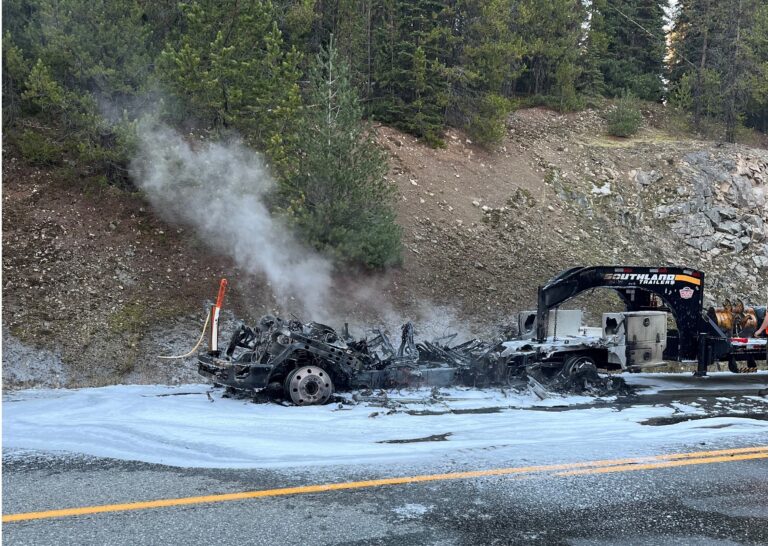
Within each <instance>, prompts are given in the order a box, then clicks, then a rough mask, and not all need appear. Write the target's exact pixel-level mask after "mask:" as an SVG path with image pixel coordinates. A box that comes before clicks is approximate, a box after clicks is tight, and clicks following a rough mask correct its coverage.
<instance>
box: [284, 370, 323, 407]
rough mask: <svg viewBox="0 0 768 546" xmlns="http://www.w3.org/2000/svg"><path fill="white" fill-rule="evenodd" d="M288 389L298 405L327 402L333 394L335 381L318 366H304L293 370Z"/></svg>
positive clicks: (287, 385) (292, 399)
mask: <svg viewBox="0 0 768 546" xmlns="http://www.w3.org/2000/svg"><path fill="white" fill-rule="evenodd" d="M285 387H286V391H287V394H288V396H289V397H290V398H291V401H292V402H293V403H294V404H296V405H297V406H312V405H317V404H325V403H326V402H327V401H328V399H329V398H330V397H331V395H332V394H333V381H331V378H330V376H329V375H328V372H326V371H325V370H324V369H322V368H319V367H317V366H304V367H301V368H298V369H296V370H294V371H293V372H291V374H290V375H289V376H288V378H287V380H286V385H285Z"/></svg>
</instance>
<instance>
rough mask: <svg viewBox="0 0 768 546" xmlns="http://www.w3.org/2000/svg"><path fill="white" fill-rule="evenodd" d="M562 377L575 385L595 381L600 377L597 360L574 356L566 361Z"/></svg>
mask: <svg viewBox="0 0 768 546" xmlns="http://www.w3.org/2000/svg"><path fill="white" fill-rule="evenodd" d="M560 376H561V377H562V378H563V379H565V380H567V381H570V382H573V383H577V382H578V383H582V382H583V381H584V380H595V379H597V378H598V377H599V376H598V374H597V365H596V364H595V360H594V359H593V358H592V357H589V356H585V355H574V356H572V357H570V358H568V359H566V361H565V364H564V365H563V369H562V370H561V371H560Z"/></svg>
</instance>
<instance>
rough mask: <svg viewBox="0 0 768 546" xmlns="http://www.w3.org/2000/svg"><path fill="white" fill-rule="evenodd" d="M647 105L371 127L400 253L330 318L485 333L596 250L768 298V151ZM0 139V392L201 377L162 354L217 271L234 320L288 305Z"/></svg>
mask: <svg viewBox="0 0 768 546" xmlns="http://www.w3.org/2000/svg"><path fill="white" fill-rule="evenodd" d="M647 117H648V119H649V123H648V124H647V125H648V126H647V127H646V128H645V129H644V130H643V131H642V132H641V133H640V134H639V135H638V136H637V137H636V138H633V139H629V140H619V139H610V138H607V137H605V136H603V135H604V134H605V130H604V122H603V118H602V116H601V115H600V114H599V113H597V112H593V111H588V112H583V113H576V114H569V115H560V114H556V113H553V112H550V111H547V110H543V109H529V110H522V111H519V112H517V113H515V114H514V115H513V116H511V118H510V120H509V126H508V127H509V133H508V137H507V138H506V139H505V142H504V143H503V145H502V146H501V147H500V148H499V149H498V150H497V151H494V152H492V153H491V152H486V151H483V150H482V149H480V148H478V147H477V146H475V145H473V144H472V143H471V142H470V141H469V140H467V138H466V137H465V136H464V135H462V134H461V133H459V132H457V131H450V132H449V133H448V134H447V135H446V139H445V140H446V143H447V144H446V147H445V148H443V149H431V148H428V147H426V146H424V145H423V144H422V143H420V142H418V141H417V140H416V139H414V138H413V137H411V136H409V135H404V134H402V133H400V132H398V131H395V130H392V129H390V128H386V127H381V128H380V129H379V131H380V141H381V143H382V145H383V146H384V147H385V148H386V149H387V150H388V151H389V153H390V156H391V166H392V168H391V172H390V174H389V177H390V179H391V180H392V181H393V182H394V183H395V184H396V185H397V187H398V190H399V197H398V214H399V221H400V223H401V225H402V226H403V229H404V246H405V248H404V263H403V265H402V267H400V268H397V269H393V270H391V271H387V272H384V273H381V274H377V275H373V276H372V275H369V274H361V273H356V272H339V274H338V275H337V282H336V285H337V288H336V294H335V296H336V302H337V310H336V316H337V317H339V320H340V321H341V320H343V319H344V318H346V317H349V320H350V322H351V323H353V324H354V321H356V320H379V319H382V320H384V319H390V320H392V318H393V316H396V317H397V318H398V319H399V318H402V317H409V318H414V319H417V320H419V319H421V320H427V321H428V322H429V320H431V321H434V322H435V323H436V324H438V325H440V327H448V325H449V324H450V323H451V321H452V322H453V324H451V325H450V326H451V327H456V326H457V321H459V322H460V321H466V325H467V329H468V330H469V329H472V330H475V331H484V330H485V331H490V330H493V329H494V328H495V327H496V326H497V325H499V324H500V323H503V322H506V321H508V318H509V316H510V315H511V312H512V311H513V310H519V309H524V308H530V307H532V306H533V305H534V303H535V291H536V286H537V285H538V284H540V283H542V282H544V281H546V280H547V279H548V278H549V277H551V276H552V275H553V274H555V273H557V272H558V271H560V270H562V269H564V268H566V267H570V266H574V265H589V264H593V265H594V264H599V263H617V264H623V263H634V264H638V265H642V264H649V265H664V264H671V263H676V264H685V265H690V266H692V267H698V268H701V269H703V270H704V271H705V272H707V274H708V280H707V284H708V287H709V288H708V290H709V291H710V294H711V295H712V296H713V298H715V299H718V300H719V299H720V298H723V297H726V296H733V295H739V296H741V297H743V298H745V299H747V300H751V301H754V302H757V303H768V293H766V291H767V287H768V282H766V277H768V245H766V243H767V242H768V239H767V236H768V231H766V227H765V226H766V222H768V208H767V207H768V206H767V205H766V183H768V152H766V151H765V150H762V149H750V148H747V147H744V146H737V145H727V146H720V145H717V144H715V143H712V142H702V141H694V140H685V139H684V140H681V139H673V138H671V137H669V136H668V135H666V134H665V133H664V132H663V131H661V130H660V129H656V128H654V127H653V115H652V113H649V115H648V116H647ZM3 151H4V154H3V155H4V157H3V175H4V176H3V251H4V252H3V342H4V351H3V362H4V366H3V367H4V377H3V385H4V387H5V388H8V387H11V388H12V387H16V386H24V385H37V384H50V385H70V386H79V385H98V384H107V383H116V382H155V381H169V382H178V381H185V380H190V379H195V374H194V370H193V367H192V366H191V365H190V364H189V363H186V364H182V363H177V362H170V363H168V362H162V361H158V360H157V359H156V358H155V356H156V355H157V354H178V353H181V352H186V350H188V349H189V348H190V347H191V345H192V344H193V343H194V341H195V339H196V337H197V335H198V334H199V330H200V328H201V326H202V321H203V319H204V317H205V304H206V301H208V300H210V299H211V298H212V297H213V296H214V294H215V291H216V287H217V281H218V279H219V278H220V277H221V276H226V277H228V278H229V279H230V281H231V285H230V286H231V292H230V295H229V298H228V306H229V308H230V309H231V310H232V311H233V313H234V315H235V316H237V317H238V318H243V319H245V320H254V319H255V318H256V317H258V316H259V315H260V314H262V313H264V312H273V313H280V312H282V311H283V310H281V309H278V306H277V305H276V303H275V301H274V298H273V297H272V296H271V295H270V292H269V290H268V287H267V286H265V284H264V281H263V279H259V278H255V279H254V278H250V277H249V276H247V275H245V274H243V273H242V272H240V271H238V270H237V269H236V268H235V267H234V266H233V265H232V262H231V261H230V260H229V259H228V258H226V257H222V256H219V255H217V254H216V252H215V249H212V248H209V247H208V246H207V245H206V243H205V241H200V240H198V239H197V238H196V237H195V235H194V234H193V233H189V232H188V231H185V230H184V229H181V228H179V227H178V226H170V225H167V224H166V223H165V222H163V221H161V220H160V219H159V218H158V217H157V216H156V215H155V214H154V213H153V211H151V210H150V209H149V206H148V205H147V204H146V203H145V202H144V201H143V200H142V198H141V197H140V196H138V195H133V196H132V195H127V194H125V193H122V192H119V191H117V190H114V189H110V188H106V187H100V186H94V185H88V184H83V183H79V182H78V181H74V183H73V181H72V180H61V179H58V178H57V176H56V175H55V174H53V172H52V171H50V170H45V169H35V168H30V167H28V166H25V165H23V164H22V163H21V161H20V160H18V158H17V157H15V151H14V150H13V149H10V148H8V149H5V148H4V150H3ZM576 304H577V305H580V304H584V301H580V302H576ZM307 318H308V317H307ZM459 325H460V324H459ZM48 370H53V371H54V372H55V373H48Z"/></svg>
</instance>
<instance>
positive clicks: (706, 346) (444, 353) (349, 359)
mask: <svg viewBox="0 0 768 546" xmlns="http://www.w3.org/2000/svg"><path fill="white" fill-rule="evenodd" d="M703 287H704V274H703V273H702V272H700V271H696V270H692V269H687V268H682V267H661V268H650V267H617V266H596V267H577V268H572V269H569V270H566V271H563V272H562V273H560V274H559V275H557V276H556V277H554V278H553V279H551V280H550V281H549V282H548V283H547V284H545V285H544V286H542V287H540V288H539V292H538V293H539V296H538V307H537V309H536V310H535V311H529V312H524V313H520V314H519V315H518V316H517V330H518V336H517V337H516V338H514V339H510V340H506V341H498V342H488V341H481V340H478V339H473V340H470V341H466V342H463V343H456V342H455V341H456V337H457V336H456V335H450V336H446V337H442V338H438V339H434V340H431V341H417V340H416V331H415V328H414V325H413V324H412V323H410V322H408V323H406V324H404V325H403V326H402V328H401V329H400V332H399V340H396V341H395V342H394V343H393V340H392V339H391V338H390V336H389V335H388V334H387V333H385V332H384V331H383V330H382V329H374V330H371V331H370V335H369V336H367V337H364V338H358V339H355V338H353V337H352V336H350V334H349V328H348V327H347V326H346V325H345V327H344V330H343V331H342V332H341V333H340V332H337V331H336V330H334V329H333V328H331V327H329V326H326V325H324V324H320V323H317V322H309V323H302V322H300V321H298V320H283V319H280V318H277V317H274V316H271V315H265V316H264V317H262V318H261V320H260V321H259V323H258V325H256V326H252V327H251V326H245V325H243V326H241V327H240V328H239V329H238V330H237V331H236V332H235V334H234V335H233V336H232V338H231V340H230V342H229V344H228V346H227V347H226V348H225V349H224V350H223V351H222V350H219V347H218V319H219V313H220V310H221V306H222V302H223V298H224V292H225V289H226V280H222V284H221V287H220V289H219V295H218V299H217V301H216V304H215V305H214V307H213V308H212V310H211V315H210V317H209V318H210V319H211V324H212V327H211V338H210V348H209V350H208V351H203V352H201V353H199V355H198V371H199V373H200V374H201V375H203V376H205V377H207V378H209V379H210V380H212V381H213V382H214V384H217V385H221V386H225V387H227V388H230V389H235V390H239V391H257V390H258V391H264V392H266V393H268V394H269V395H270V396H272V397H274V398H280V399H283V400H287V401H290V402H292V403H294V404H296V405H313V404H323V403H325V402H327V401H328V400H330V399H331V396H332V395H333V393H334V391H336V390H349V389H379V388H399V387H418V386H432V387H445V386H450V385H463V386H469V387H489V386H503V387H508V388H512V389H515V390H524V389H530V390H532V391H533V392H535V393H537V394H540V393H542V392H544V393H546V392H558V393H578V394H592V395H606V394H614V393H618V392H620V391H623V390H625V389H626V384H625V383H624V381H623V380H622V379H621V378H618V377H614V376H611V375H601V374H599V373H598V369H602V370H605V371H640V370H645V369H649V368H654V367H658V366H663V365H665V363H666V362H668V361H678V362H690V363H695V364H696V371H695V373H694V375H697V376H706V374H707V369H708V367H709V366H711V365H713V364H716V365H718V367H719V363H720V362H727V364H728V369H729V370H731V371H732V372H736V373H738V372H742V371H745V372H748V371H756V369H757V368H756V361H757V360H766V347H767V345H768V344H767V343H766V340H765V338H755V337H741V336H745V335H750V333H749V331H747V330H740V331H739V332H738V333H736V332H735V330H733V328H731V329H730V330H728V329H724V323H725V322H726V321H725V320H724V319H723V316H725V315H723V313H724V311H722V310H721V311H720V315H723V316H720V315H717V310H713V309H710V310H709V311H708V312H704V309H703ZM594 288H608V289H612V290H614V291H615V292H616V293H617V294H618V295H619V296H620V298H621V299H622V300H623V301H624V303H625V305H626V309H625V311H623V312H616V313H604V314H603V317H602V325H601V327H584V326H582V324H581V323H582V313H581V311H575V310H559V306H560V305H561V304H563V303H564V302H566V301H567V300H569V299H571V298H573V297H574V296H576V295H578V294H580V293H582V292H584V291H587V290H591V289H594ZM754 314H755V318H756V319H759V320H763V317H764V316H765V308H764V307H759V308H755V311H754ZM672 321H673V322H674V327H672V328H670V324H671V323H672ZM732 322H733V321H732ZM752 322H757V321H756V320H753V321H752ZM729 324H730V323H729ZM736 336H739V337H736ZM396 344H397V346H396ZM737 362H747V364H748V366H747V367H746V368H739V367H738V366H737Z"/></svg>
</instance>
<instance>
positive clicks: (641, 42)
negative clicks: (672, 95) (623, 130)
mask: <svg viewBox="0 0 768 546" xmlns="http://www.w3.org/2000/svg"><path fill="white" fill-rule="evenodd" d="M596 7H597V9H598V10H599V11H601V15H602V19H603V25H604V28H605V34H606V37H607V44H606V45H607V47H606V51H605V54H604V58H603V60H602V62H601V63H600V65H601V70H602V72H603V78H604V81H605V84H606V89H607V93H608V94H609V95H610V96H613V97H617V96H621V94H622V93H624V92H625V91H627V90H628V91H629V92H631V93H633V94H634V95H636V96H638V97H639V98H641V99H644V100H652V101H657V100H660V99H661V95H662V82H661V76H662V73H663V70H664V54H665V48H666V42H665V34H664V9H663V7H662V4H661V2H660V1H659V0H599V1H598V2H596Z"/></svg>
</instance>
